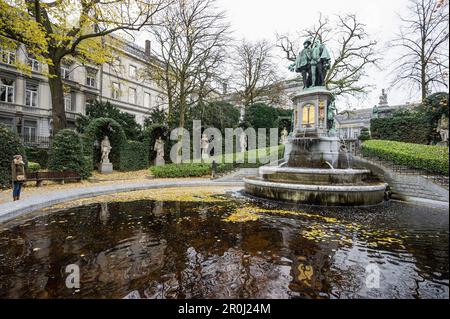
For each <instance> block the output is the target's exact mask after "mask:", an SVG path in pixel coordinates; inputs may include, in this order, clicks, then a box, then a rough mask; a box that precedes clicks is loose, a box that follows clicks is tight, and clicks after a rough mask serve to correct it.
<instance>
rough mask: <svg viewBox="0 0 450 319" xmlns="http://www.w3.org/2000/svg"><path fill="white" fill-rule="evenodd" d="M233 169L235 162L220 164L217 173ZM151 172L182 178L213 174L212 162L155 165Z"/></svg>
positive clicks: (166, 176)
mask: <svg viewBox="0 0 450 319" xmlns="http://www.w3.org/2000/svg"><path fill="white" fill-rule="evenodd" d="M232 169H233V164H218V165H217V173H223V172H226V171H230V170H232ZM150 172H151V173H152V174H153V176H155V177H156V178H181V177H203V176H209V175H210V174H211V164H205V163H201V164H200V163H199V164H196V163H190V164H169V165H164V166H153V167H151V168H150Z"/></svg>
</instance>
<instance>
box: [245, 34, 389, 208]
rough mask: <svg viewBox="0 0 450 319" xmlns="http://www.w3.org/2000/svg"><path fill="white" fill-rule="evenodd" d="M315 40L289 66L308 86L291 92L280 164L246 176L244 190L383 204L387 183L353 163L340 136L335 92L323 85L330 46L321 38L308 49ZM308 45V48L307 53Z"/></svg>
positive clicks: (304, 199) (322, 201) (292, 198)
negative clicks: (290, 127) (290, 118)
mask: <svg viewBox="0 0 450 319" xmlns="http://www.w3.org/2000/svg"><path fill="white" fill-rule="evenodd" d="M308 42H309V45H308ZM311 42H312V41H309V40H307V41H305V49H304V50H303V51H302V52H300V53H299V55H298V58H297V61H296V63H295V64H294V65H292V66H291V69H292V70H294V69H295V70H296V71H297V72H302V77H303V81H304V90H302V91H301V92H298V93H296V94H295V95H294V96H293V97H292V101H293V104H294V115H293V127H294V128H293V132H292V133H291V134H290V135H289V138H288V141H287V144H286V150H285V156H284V160H282V163H281V164H279V165H278V166H273V165H268V166H263V167H261V168H260V169H259V176H257V177H248V178H245V179H244V183H245V191H246V193H248V194H250V195H253V196H256V197H262V198H267V199H273V200H279V201H289V202H296V203H305V204H312V205H328V206H363V205H375V204H379V203H381V202H383V200H384V197H385V191H386V187H387V184H385V183H381V182H379V181H376V180H374V178H373V177H372V176H371V172H370V171H369V170H366V169H353V168H352V165H351V159H350V156H349V152H348V150H347V149H346V147H345V144H343V143H342V142H341V141H340V139H339V138H338V137H337V136H336V129H335V110H336V108H335V99H334V96H333V94H332V93H331V92H330V91H329V90H327V89H326V87H325V86H324V78H325V74H326V62H327V54H325V53H324V52H325V51H326V48H325V46H324V45H323V44H320V42H319V43H315V45H314V47H312V48H309V46H310V45H311ZM305 50H310V51H309V53H308V52H307V53H308V54H306V57H305V53H304V51H305ZM309 57H312V59H314V57H316V59H317V60H316V62H315V65H316V66H315V68H316V69H317V70H316V71H315V72H316V76H312V73H313V72H312V71H311V65H314V63H311V62H310V61H309V63H306V65H307V66H308V68H309V69H306V71H305V68H304V67H305V65H304V64H305V61H303V60H305V59H306V60H307V59H308V58H309ZM302 59H303V60H302ZM328 62H329V58H328ZM321 68H322V69H321ZM313 83H314V85H313Z"/></svg>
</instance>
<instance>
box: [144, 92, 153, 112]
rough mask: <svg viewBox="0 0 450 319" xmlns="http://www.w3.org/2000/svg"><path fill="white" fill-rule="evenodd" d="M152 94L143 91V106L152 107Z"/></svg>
mask: <svg viewBox="0 0 450 319" xmlns="http://www.w3.org/2000/svg"><path fill="white" fill-rule="evenodd" d="M151 99H152V96H151V95H150V93H147V92H145V93H144V107H146V108H151V107H152V100H151Z"/></svg>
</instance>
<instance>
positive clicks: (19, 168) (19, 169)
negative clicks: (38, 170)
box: [11, 160, 25, 182]
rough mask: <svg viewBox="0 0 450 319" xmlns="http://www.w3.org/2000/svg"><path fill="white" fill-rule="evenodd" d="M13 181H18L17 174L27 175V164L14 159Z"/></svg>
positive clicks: (12, 168)
mask: <svg viewBox="0 0 450 319" xmlns="http://www.w3.org/2000/svg"><path fill="white" fill-rule="evenodd" d="M11 175H12V181H13V182H17V175H25V165H24V164H22V163H19V162H17V161H16V160H13V161H12V163H11Z"/></svg>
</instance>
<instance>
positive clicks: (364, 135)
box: [358, 127, 370, 141]
mask: <svg viewBox="0 0 450 319" xmlns="http://www.w3.org/2000/svg"><path fill="white" fill-rule="evenodd" d="M358 139H359V140H360V141H368V140H370V131H369V129H368V128H367V127H364V128H363V129H362V130H361V134H360V135H359V136H358Z"/></svg>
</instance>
